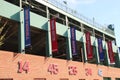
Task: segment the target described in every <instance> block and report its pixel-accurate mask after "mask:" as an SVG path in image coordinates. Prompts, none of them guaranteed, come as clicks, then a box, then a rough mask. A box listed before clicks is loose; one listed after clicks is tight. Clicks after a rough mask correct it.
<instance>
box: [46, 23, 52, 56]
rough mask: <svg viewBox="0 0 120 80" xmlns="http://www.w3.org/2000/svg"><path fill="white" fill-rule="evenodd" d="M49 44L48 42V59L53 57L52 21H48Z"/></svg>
mask: <svg viewBox="0 0 120 80" xmlns="http://www.w3.org/2000/svg"><path fill="white" fill-rule="evenodd" d="M47 37H48V38H47V42H48V45H47V47H48V48H47V49H48V52H46V55H47V57H52V46H51V45H52V44H51V33H50V21H48V36H47Z"/></svg>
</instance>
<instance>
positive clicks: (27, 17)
mask: <svg viewBox="0 0 120 80" xmlns="http://www.w3.org/2000/svg"><path fill="white" fill-rule="evenodd" d="M24 28H25V47H28V46H30V45H31V38H30V8H29V7H25V8H24Z"/></svg>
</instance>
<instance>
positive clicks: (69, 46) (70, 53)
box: [67, 28, 72, 60]
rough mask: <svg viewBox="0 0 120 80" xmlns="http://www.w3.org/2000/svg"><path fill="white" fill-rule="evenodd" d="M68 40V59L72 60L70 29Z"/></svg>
mask: <svg viewBox="0 0 120 80" xmlns="http://www.w3.org/2000/svg"><path fill="white" fill-rule="evenodd" d="M67 34H68V40H67V51H68V52H67V59H68V60H72V49H71V38H70V28H68V31H67Z"/></svg>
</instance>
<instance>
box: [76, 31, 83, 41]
mask: <svg viewBox="0 0 120 80" xmlns="http://www.w3.org/2000/svg"><path fill="white" fill-rule="evenodd" d="M83 36H84V33H82V32H80V31H77V30H76V40H77V41H81V42H83V40H82V38H83Z"/></svg>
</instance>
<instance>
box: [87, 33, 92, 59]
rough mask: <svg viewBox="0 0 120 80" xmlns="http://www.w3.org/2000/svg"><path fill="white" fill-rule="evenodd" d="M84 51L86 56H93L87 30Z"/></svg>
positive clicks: (89, 57)
mask: <svg viewBox="0 0 120 80" xmlns="http://www.w3.org/2000/svg"><path fill="white" fill-rule="evenodd" d="M86 51H87V58H88V59H91V58H93V53H92V46H91V38H90V33H89V32H86Z"/></svg>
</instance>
